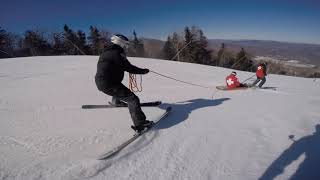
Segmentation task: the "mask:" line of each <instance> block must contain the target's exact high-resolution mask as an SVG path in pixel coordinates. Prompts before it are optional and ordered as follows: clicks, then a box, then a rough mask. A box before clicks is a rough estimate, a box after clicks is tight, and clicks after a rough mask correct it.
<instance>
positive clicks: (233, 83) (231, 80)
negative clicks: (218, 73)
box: [226, 71, 247, 89]
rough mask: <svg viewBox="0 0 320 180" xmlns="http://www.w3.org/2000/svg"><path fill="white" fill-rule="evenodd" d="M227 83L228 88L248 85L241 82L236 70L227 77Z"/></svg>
mask: <svg viewBox="0 0 320 180" xmlns="http://www.w3.org/2000/svg"><path fill="white" fill-rule="evenodd" d="M226 84H227V88H228V89H234V88H237V87H247V85H246V84H242V83H240V82H239V80H238V78H237V73H236V72H234V71H233V72H232V73H231V74H230V75H229V76H227V77H226Z"/></svg>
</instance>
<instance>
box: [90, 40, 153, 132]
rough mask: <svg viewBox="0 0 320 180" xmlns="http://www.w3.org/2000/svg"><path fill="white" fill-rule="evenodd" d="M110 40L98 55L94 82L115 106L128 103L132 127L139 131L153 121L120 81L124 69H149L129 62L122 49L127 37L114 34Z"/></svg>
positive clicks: (127, 42) (139, 70)
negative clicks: (110, 43)
mask: <svg viewBox="0 0 320 180" xmlns="http://www.w3.org/2000/svg"><path fill="white" fill-rule="evenodd" d="M111 42H112V45H110V46H108V47H107V48H106V49H105V51H104V52H103V53H102V54H101V55H100V57H99V61H98V64H97V73H96V76H95V82H96V85H97V88H98V89H99V90H100V91H102V92H104V93H105V94H107V95H110V96H112V103H113V104H114V105H115V106H117V105H123V104H128V108H129V112H130V115H131V118H132V121H133V124H134V126H132V128H133V129H134V130H136V131H138V132H140V131H142V130H143V129H144V128H145V127H148V126H150V125H151V124H152V123H153V122H152V121H148V120H146V116H145V114H144V113H143V112H142V110H141V107H140V100H139V98H138V97H137V96H136V95H135V94H134V93H133V92H131V91H130V90H129V89H128V88H127V87H126V86H124V85H123V84H122V83H121V81H122V80H123V76H124V72H125V71H127V72H129V73H132V74H147V73H148V72H149V69H141V68H138V67H136V66H134V65H132V64H130V62H129V61H128V59H127V58H126V54H125V51H124V49H126V48H127V47H128V45H129V40H128V38H127V37H125V36H123V35H121V34H116V35H113V36H112V37H111Z"/></svg>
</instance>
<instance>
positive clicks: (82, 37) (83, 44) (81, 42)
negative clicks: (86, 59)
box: [76, 30, 90, 55]
mask: <svg viewBox="0 0 320 180" xmlns="http://www.w3.org/2000/svg"><path fill="white" fill-rule="evenodd" d="M76 46H77V47H78V48H79V49H78V50H79V51H80V53H81V54H83V55H84V54H90V53H89V52H90V48H89V46H88V45H87V37H86V34H85V33H84V32H83V31H81V30H78V31H77V42H76Z"/></svg>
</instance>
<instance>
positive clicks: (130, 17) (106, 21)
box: [0, 0, 320, 44]
mask: <svg viewBox="0 0 320 180" xmlns="http://www.w3.org/2000/svg"><path fill="white" fill-rule="evenodd" d="M64 24H68V25H69V26H70V28H72V29H73V30H78V29H81V30H84V31H87V30H88V28H89V26H90V25H94V26H96V27H98V28H99V29H104V30H109V31H112V32H115V33H123V34H126V35H130V34H132V31H133V30H136V32H137V33H138V35H141V36H144V37H149V38H156V39H163V40H165V39H166V37H167V36H168V35H169V34H171V33H173V32H175V31H176V32H181V31H183V28H184V27H185V26H192V25H196V26H198V27H200V28H201V29H202V30H203V31H204V33H205V35H206V36H207V37H208V38H210V39H215V38H217V39H258V40H277V41H287V42H303V43H316V44H320V0H299V1H298V0H255V1H254V0H220V1H216V0H197V1H195V0H159V1H152V0H118V1H114V0H90V1H89V0H87V1H81V0H78V1H76V0H69V1H68V0H51V1H46V0H28V1H18V0H1V6H0V26H1V27H2V28H4V29H5V30H7V31H11V32H16V33H23V32H24V31H25V30H27V29H40V30H43V31H49V32H54V31H62V30H63V25H64Z"/></svg>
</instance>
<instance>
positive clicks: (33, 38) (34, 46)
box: [23, 31, 51, 56]
mask: <svg viewBox="0 0 320 180" xmlns="http://www.w3.org/2000/svg"><path fill="white" fill-rule="evenodd" d="M23 47H24V48H27V49H29V52H30V54H31V56H40V55H48V54H50V52H49V51H50V49H51V48H50V44H49V43H48V42H47V40H45V38H44V36H43V33H40V32H38V31H26V32H25V35H24V39H23Z"/></svg>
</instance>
